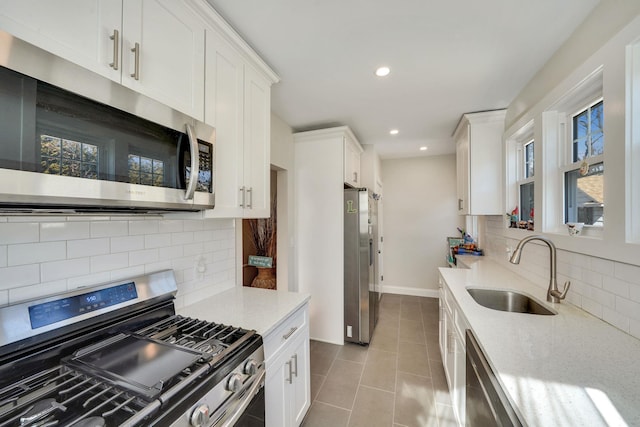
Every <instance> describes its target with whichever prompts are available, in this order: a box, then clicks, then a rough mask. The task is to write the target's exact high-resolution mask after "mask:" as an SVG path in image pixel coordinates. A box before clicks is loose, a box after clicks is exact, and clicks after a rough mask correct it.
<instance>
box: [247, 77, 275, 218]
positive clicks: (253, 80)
mask: <svg viewBox="0 0 640 427" xmlns="http://www.w3.org/2000/svg"><path fill="white" fill-rule="evenodd" d="M270 86H271V85H270V84H269V82H268V81H267V80H266V79H265V78H263V77H262V76H260V74H258V73H257V72H256V71H255V70H254V69H253V68H252V67H250V66H246V67H245V79H244V187H245V189H246V190H245V191H246V192H247V195H246V197H245V202H244V208H245V214H244V215H243V216H244V217H245V218H265V217H268V216H270V206H271V202H270V200H271V185H270V182H271V180H270V170H271V160H270V159H271V156H270V154H271V144H270V141H271V138H270V133H271V87H270Z"/></svg>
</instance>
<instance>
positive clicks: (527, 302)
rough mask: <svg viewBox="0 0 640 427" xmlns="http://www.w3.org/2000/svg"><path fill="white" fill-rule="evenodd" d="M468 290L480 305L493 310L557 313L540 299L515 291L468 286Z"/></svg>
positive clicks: (546, 314)
mask: <svg viewBox="0 0 640 427" xmlns="http://www.w3.org/2000/svg"><path fill="white" fill-rule="evenodd" d="M467 292H469V294H470V295H471V296H472V297H473V299H474V300H475V301H476V302H477V303H478V304H480V305H482V306H484V307H487V308H491V309H493V310H501V311H509V312H512V313H528V314H541V315H545V316H550V315H554V314H557V313H555V312H554V311H551V310H550V309H548V308H547V307H545V306H544V305H543V304H542V303H540V302H539V301H538V300H536V299H534V298H531V297H529V296H527V295H524V294H521V293H519V292H515V291H507V290H503V289H484V288H467Z"/></svg>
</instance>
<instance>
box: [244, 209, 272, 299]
mask: <svg viewBox="0 0 640 427" xmlns="http://www.w3.org/2000/svg"><path fill="white" fill-rule="evenodd" d="M248 223H249V232H250V237H251V241H252V242H253V245H254V247H255V248H256V255H258V256H264V257H269V258H271V259H272V267H271V268H265V267H258V276H256V278H255V279H253V282H251V286H252V287H254V288H266V289H276V277H275V268H276V253H277V248H276V232H277V225H276V224H277V223H276V200H275V198H274V199H273V200H271V216H270V217H269V218H252V219H249V220H248Z"/></svg>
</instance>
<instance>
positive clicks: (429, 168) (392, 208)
mask: <svg viewBox="0 0 640 427" xmlns="http://www.w3.org/2000/svg"><path fill="white" fill-rule="evenodd" d="M382 179H383V182H384V194H383V200H384V204H383V209H384V248H385V251H384V281H383V282H382V285H383V288H382V291H383V292H385V293H402V294H408V295H421V296H431V297H437V293H438V269H437V268H438V267H445V266H446V265H447V264H446V259H445V257H446V254H447V251H446V248H447V241H446V238H447V237H448V236H459V233H458V232H457V231H456V227H458V226H460V225H461V224H462V219H463V217H462V216H458V214H457V204H456V203H457V199H456V158H455V155H454V154H450V155H445V156H431V157H418V158H410V159H393V160H383V161H382Z"/></svg>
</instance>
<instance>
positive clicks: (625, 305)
mask: <svg viewBox="0 0 640 427" xmlns="http://www.w3.org/2000/svg"><path fill="white" fill-rule="evenodd" d="M616 311H617V312H618V313H620V314H622V315H624V316H627V317H628V318H630V319H635V320H640V303H637V302H635V301H631V300H628V299H624V298H620V297H616Z"/></svg>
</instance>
